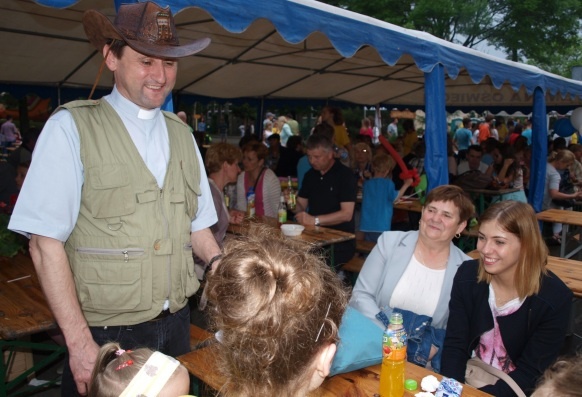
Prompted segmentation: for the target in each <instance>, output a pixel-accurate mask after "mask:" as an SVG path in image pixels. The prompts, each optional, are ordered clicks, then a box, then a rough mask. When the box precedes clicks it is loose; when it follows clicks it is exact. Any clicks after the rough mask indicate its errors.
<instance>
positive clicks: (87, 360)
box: [69, 339, 99, 396]
mask: <svg viewBox="0 0 582 397" xmlns="http://www.w3.org/2000/svg"><path fill="white" fill-rule="evenodd" d="M98 353H99V345H97V343H95V341H93V339H91V340H88V341H86V343H85V345H84V346H82V347H80V348H69V365H70V366H71V372H72V373H73V378H74V379H75V383H76V384H77V391H78V392H79V394H80V395H82V396H85V395H87V393H88V392H89V385H90V384H91V374H92V373H93V368H94V367H95V361H96V360H97V354H98Z"/></svg>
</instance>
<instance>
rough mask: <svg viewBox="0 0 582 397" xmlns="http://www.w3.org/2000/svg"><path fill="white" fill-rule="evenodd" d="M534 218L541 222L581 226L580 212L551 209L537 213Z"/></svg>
mask: <svg viewBox="0 0 582 397" xmlns="http://www.w3.org/2000/svg"><path fill="white" fill-rule="evenodd" d="M536 216H537V218H538V220H540V221H543V222H551V223H567V224H569V225H573V226H582V212H578V211H569V210H560V209H555V208H552V209H549V210H545V211H542V212H539V213H538V214H537V215H536Z"/></svg>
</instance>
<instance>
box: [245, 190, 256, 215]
mask: <svg viewBox="0 0 582 397" xmlns="http://www.w3.org/2000/svg"><path fill="white" fill-rule="evenodd" d="M247 217H249V218H254V217H255V188H254V187H251V188H250V189H249V191H248V193H247Z"/></svg>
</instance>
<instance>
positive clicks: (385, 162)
mask: <svg viewBox="0 0 582 397" xmlns="http://www.w3.org/2000/svg"><path fill="white" fill-rule="evenodd" d="M395 166H396V162H395V161H394V159H393V158H392V156H389V155H387V154H385V153H378V154H376V155H375V156H374V158H373V159H372V170H374V172H377V173H379V174H383V173H385V172H388V174H390V173H391V172H392V170H393V169H394V167H395Z"/></svg>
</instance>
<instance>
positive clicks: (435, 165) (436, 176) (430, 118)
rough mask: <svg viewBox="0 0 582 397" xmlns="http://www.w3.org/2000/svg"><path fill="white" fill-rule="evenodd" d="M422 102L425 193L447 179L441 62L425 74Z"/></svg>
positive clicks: (443, 77) (445, 120)
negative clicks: (424, 114) (423, 113)
mask: <svg viewBox="0 0 582 397" xmlns="http://www.w3.org/2000/svg"><path fill="white" fill-rule="evenodd" d="M424 104H425V111H426V127H425V131H424V141H425V142H426V155H425V166H424V169H425V171H426V177H427V182H428V188H427V193H428V191H430V190H431V189H434V188H435V187H437V186H440V185H446V184H448V183H449V171H448V169H449V165H448V159H447V119H446V115H447V113H446V109H445V68H444V66H443V65H441V64H440V63H439V64H437V65H435V67H434V68H433V69H432V70H431V71H430V72H427V73H425V74H424Z"/></svg>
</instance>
